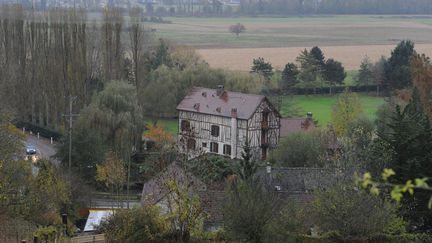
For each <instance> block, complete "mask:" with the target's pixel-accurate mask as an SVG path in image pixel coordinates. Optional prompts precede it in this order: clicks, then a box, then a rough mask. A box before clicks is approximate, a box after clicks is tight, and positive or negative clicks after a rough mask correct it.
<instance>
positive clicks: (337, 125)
mask: <svg viewBox="0 0 432 243" xmlns="http://www.w3.org/2000/svg"><path fill="white" fill-rule="evenodd" d="M361 116H363V109H362V107H361V104H360V100H359V98H358V96H357V94H355V93H351V92H349V91H348V90H345V92H344V93H342V94H341V95H340V96H339V98H338V100H337V101H336V104H335V105H334V106H333V111H332V114H331V123H332V125H333V127H334V129H335V131H336V134H337V135H338V136H344V135H346V134H347V131H348V126H349V124H350V123H351V122H353V121H355V120H356V119H358V118H359V117H361Z"/></svg>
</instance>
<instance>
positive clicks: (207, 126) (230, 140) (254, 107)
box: [177, 85, 281, 160]
mask: <svg viewBox="0 0 432 243" xmlns="http://www.w3.org/2000/svg"><path fill="white" fill-rule="evenodd" d="M177 110H178V112H179V133H178V141H179V146H180V149H181V150H182V151H183V152H185V153H186V152H189V151H192V152H203V153H214V154H219V155H225V156H229V157H230V158H232V159H235V158H241V153H242V151H243V149H244V146H245V144H246V141H248V142H249V146H250V148H251V152H252V156H253V158H254V159H256V160H265V159H267V155H268V152H269V150H271V149H274V148H275V147H276V146H277V144H278V142H279V131H280V117H281V116H280V114H279V112H278V111H277V110H276V108H275V107H274V106H273V105H272V104H271V103H270V101H269V100H268V99H267V98H266V97H265V96H263V95H253V94H244V93H238V92H230V91H225V90H224V87H223V86H222V85H220V86H218V88H217V89H208V88H200V87H194V88H192V89H191V90H190V91H189V93H188V94H187V95H186V97H185V98H184V99H183V100H182V101H181V102H180V104H179V105H178V106H177Z"/></svg>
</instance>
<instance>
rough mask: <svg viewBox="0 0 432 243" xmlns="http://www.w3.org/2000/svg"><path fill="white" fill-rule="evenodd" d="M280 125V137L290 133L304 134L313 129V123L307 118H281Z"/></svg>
mask: <svg viewBox="0 0 432 243" xmlns="http://www.w3.org/2000/svg"><path fill="white" fill-rule="evenodd" d="M280 124H281V127H280V136H281V137H286V136H288V135H289V134H291V133H296V132H304V131H308V130H312V129H314V128H315V123H314V122H313V121H312V120H311V119H308V118H282V119H281V120H280Z"/></svg>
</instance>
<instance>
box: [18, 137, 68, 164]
mask: <svg viewBox="0 0 432 243" xmlns="http://www.w3.org/2000/svg"><path fill="white" fill-rule="evenodd" d="M26 143H30V144H33V145H34V146H35V147H36V149H37V153H38V157H39V158H42V159H51V160H52V161H53V162H54V163H55V164H56V165H59V164H60V161H58V160H56V159H53V158H52V157H53V156H54V155H55V154H56V148H55V145H54V144H51V143H50V140H48V139H45V138H42V137H41V138H40V139H38V138H37V137H36V136H34V135H28V136H27V139H26Z"/></svg>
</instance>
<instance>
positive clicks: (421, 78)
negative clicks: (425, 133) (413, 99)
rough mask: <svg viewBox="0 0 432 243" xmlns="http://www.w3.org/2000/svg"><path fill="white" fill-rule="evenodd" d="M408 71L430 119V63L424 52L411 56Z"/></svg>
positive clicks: (431, 113)
mask: <svg viewBox="0 0 432 243" xmlns="http://www.w3.org/2000/svg"><path fill="white" fill-rule="evenodd" d="M410 71H411V78H412V82H413V86H414V87H415V88H416V89H417V91H418V92H419V96H420V101H421V103H422V105H423V110H424V112H425V113H426V114H427V115H428V117H429V119H432V102H431V99H430V98H431V92H432V64H431V61H430V58H429V57H427V56H426V55H425V54H421V55H420V54H416V55H414V56H413V57H412V58H411V62H410Z"/></svg>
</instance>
